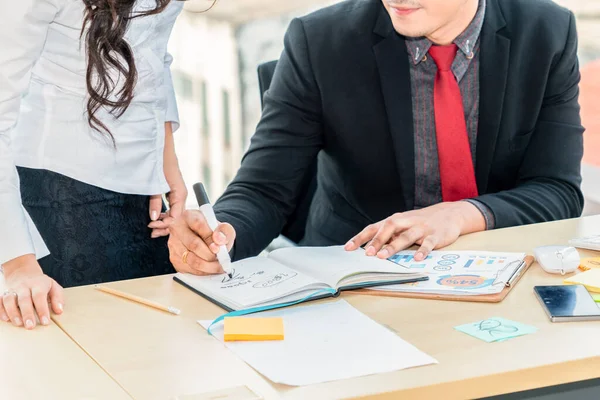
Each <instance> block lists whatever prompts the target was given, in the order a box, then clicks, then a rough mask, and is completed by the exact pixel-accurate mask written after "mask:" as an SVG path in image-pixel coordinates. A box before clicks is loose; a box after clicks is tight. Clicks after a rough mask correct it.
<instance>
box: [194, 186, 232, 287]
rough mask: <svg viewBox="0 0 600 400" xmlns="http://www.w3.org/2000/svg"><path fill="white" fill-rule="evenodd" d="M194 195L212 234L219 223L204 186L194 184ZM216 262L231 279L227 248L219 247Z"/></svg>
mask: <svg viewBox="0 0 600 400" xmlns="http://www.w3.org/2000/svg"><path fill="white" fill-rule="evenodd" d="M194 193H195V194H196V200H197V201H198V205H199V206H200V212H202V215H204V218H206V222H207V223H208V226H209V228H210V229H211V230H212V231H213V232H214V231H215V229H217V227H218V226H219V221H217V217H216V216H215V210H214V209H213V207H212V205H211V204H210V200H209V199H208V194H206V190H205V189H204V185H203V184H201V183H196V184H195V185H194ZM217 260H219V264H221V267H222V268H223V271H225V273H226V274H227V275H228V276H229V278H232V277H233V275H232V274H231V257H230V256H229V252H228V251H227V246H220V247H219V252H218V253H217Z"/></svg>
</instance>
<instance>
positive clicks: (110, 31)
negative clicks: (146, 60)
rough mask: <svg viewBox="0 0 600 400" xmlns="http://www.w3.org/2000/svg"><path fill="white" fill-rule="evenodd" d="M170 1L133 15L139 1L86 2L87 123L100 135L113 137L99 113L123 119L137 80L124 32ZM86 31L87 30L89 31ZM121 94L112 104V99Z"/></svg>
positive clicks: (158, 0) (82, 31)
mask: <svg viewBox="0 0 600 400" xmlns="http://www.w3.org/2000/svg"><path fill="white" fill-rule="evenodd" d="M170 2H171V0H156V7H155V8H154V9H151V10H148V11H144V12H141V13H135V14H134V13H133V6H134V4H135V3H136V0H83V3H84V4H85V18H84V21H83V27H82V30H81V34H82V35H84V34H85V41H86V43H85V44H86V49H87V73H86V82H87V91H88V94H89V99H88V102H87V113H88V122H89V124H90V126H91V127H92V128H94V129H96V130H97V131H99V132H102V133H105V134H107V135H108V136H110V138H111V140H112V141H113V144H114V142H115V140H114V137H113V136H112V133H111V132H110V130H109V129H108V127H107V126H106V125H105V124H104V123H103V122H102V121H100V119H99V118H98V117H97V116H96V112H97V111H98V110H99V109H100V108H102V107H107V108H109V109H110V110H111V114H113V115H114V116H115V117H117V118H118V117H120V116H122V115H123V113H124V112H125V111H126V110H127V108H128V107H129V105H130V104H131V101H132V99H133V91H134V88H135V84H136V80H137V69H136V67H135V60H134V58H133V51H132V50H131V47H130V46H129V44H128V43H127V41H126V40H125V32H126V31H127V27H128V26H129V22H130V21H131V20H132V19H133V18H138V17H144V16H148V15H152V14H158V13H160V12H162V11H163V10H164V9H165V8H166V7H167V6H168V5H169V3H170ZM86 28H87V29H86ZM111 70H116V71H117V72H118V73H119V76H120V77H122V78H124V82H122V83H120V82H115V80H114V79H113V76H111V74H110V72H111ZM117 84H120V86H121V87H120V88H119V90H118V92H116V93H115V97H114V99H113V100H111V98H110V96H111V95H112V94H113V92H114V91H115V90H116V89H117Z"/></svg>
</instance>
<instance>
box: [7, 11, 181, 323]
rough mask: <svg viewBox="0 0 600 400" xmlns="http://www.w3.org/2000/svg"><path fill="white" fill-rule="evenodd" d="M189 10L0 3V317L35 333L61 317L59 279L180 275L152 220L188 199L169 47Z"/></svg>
mask: <svg viewBox="0 0 600 400" xmlns="http://www.w3.org/2000/svg"><path fill="white" fill-rule="evenodd" d="M181 9H182V3H181V2H179V1H170V0H137V1H136V0H19V1H2V2H0V43H2V51H0V205H1V206H2V211H3V221H2V224H0V264H1V265H2V267H3V271H4V277H5V287H6V288H7V290H6V291H4V293H0V294H1V295H2V298H1V299H0V319H2V320H4V321H6V322H12V323H13V324H14V325H16V326H24V327H26V328H28V329H32V328H34V327H35V325H36V323H37V322H36V315H37V317H38V319H39V321H40V322H41V323H42V324H48V323H49V318H50V308H51V309H52V310H53V311H54V312H56V313H61V312H62V309H63V296H62V287H68V286H77V285H85V284H92V283H99V282H106V281H114V280H121V279H131V278H138V277H144V276H151V275H158V274H165V273H169V272H173V267H172V266H171V264H170V262H169V255H168V249H167V244H166V238H165V236H166V235H167V234H168V232H167V230H166V229H154V230H152V229H150V228H148V224H149V223H150V222H151V220H152V221H159V220H170V218H171V217H176V216H177V215H178V214H179V213H181V212H182V211H183V208H184V203H185V199H186V196H187V191H186V188H185V185H184V182H183V179H182V176H181V173H180V171H179V166H178V163H177V157H176V155H175V150H174V144H173V132H174V131H175V130H176V129H177V128H178V126H179V122H178V115H177V106H176V103H175V96H174V91H173V85H172V81H171V75H170V63H171V57H170V56H169V55H168V53H167V42H168V39H169V36H170V33H171V29H172V27H173V24H174V22H175V20H176V18H177V15H178V14H179V13H180V12H181ZM15 166H16V167H17V168H15ZM164 193H168V194H167V199H168V202H169V206H170V209H169V211H168V212H164V213H161V212H162V211H164V210H163V209H162V206H163V203H162V197H161V196H162V194H164ZM158 225H160V224H158ZM161 227H162V228H164V224H163V226H161ZM48 302H50V307H49V305H48Z"/></svg>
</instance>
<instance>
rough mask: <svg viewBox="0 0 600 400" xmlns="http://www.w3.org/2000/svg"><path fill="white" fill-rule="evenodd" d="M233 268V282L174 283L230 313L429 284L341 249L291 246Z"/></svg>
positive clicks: (219, 278)
mask: <svg viewBox="0 0 600 400" xmlns="http://www.w3.org/2000/svg"><path fill="white" fill-rule="evenodd" d="M232 266H233V269H232V272H233V278H229V276H227V275H213V276H195V275H191V274H182V273H178V274H176V275H175V277H174V278H173V279H175V281H177V282H179V283H181V284H183V285H184V286H186V287H188V288H189V289H191V290H193V291H194V292H196V293H198V294H199V295H201V296H203V297H205V298H206V299H208V300H210V301H212V302H213V303H215V304H217V305H218V306H220V307H222V308H224V309H225V310H228V311H237V310H243V309H247V308H254V307H266V306H273V305H279V304H281V305H284V304H287V303H293V302H300V301H308V300H315V299H320V298H325V297H332V296H336V295H338V294H339V293H340V292H341V291H344V290H353V289H362V288H367V287H372V286H378V285H390V284H399V283H410V282H417V281H420V280H427V279H428V278H427V277H426V275H425V274H423V273H422V272H420V271H418V272H415V270H411V269H409V268H406V267H403V266H401V265H398V264H396V263H393V262H391V261H388V260H380V259H378V258H375V257H367V256H366V255H365V252H364V250H362V249H359V250H356V251H353V252H347V251H345V250H344V248H343V247H339V246H333V247H288V248H283V249H278V250H275V251H273V252H271V253H270V254H269V255H268V256H267V257H252V258H247V259H245V260H241V261H237V262H235V263H233V264H232ZM311 295H313V296H311ZM308 297H310V298H308Z"/></svg>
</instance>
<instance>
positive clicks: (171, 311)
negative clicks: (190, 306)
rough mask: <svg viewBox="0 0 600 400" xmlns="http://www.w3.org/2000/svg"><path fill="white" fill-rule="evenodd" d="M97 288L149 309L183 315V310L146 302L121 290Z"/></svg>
mask: <svg viewBox="0 0 600 400" xmlns="http://www.w3.org/2000/svg"><path fill="white" fill-rule="evenodd" d="M95 288H96V289H98V290H100V291H101V292H105V293H110V294H112V295H115V296H119V297H122V298H124V299H127V300H131V301H135V302H137V303H140V304H144V305H146V306H148V307H153V308H156V309H158V310H162V311H166V312H168V313H171V314H175V315H179V314H181V310H179V309H177V308H175V307H167V306H163V305H162V304H158V303H156V302H154V301H150V300H146V299H143V298H141V297H138V296H134V295H132V294H129V293H124V292H121V291H119V290H115V289H111V288H109V287H106V286H98V285H96V286H95Z"/></svg>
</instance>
